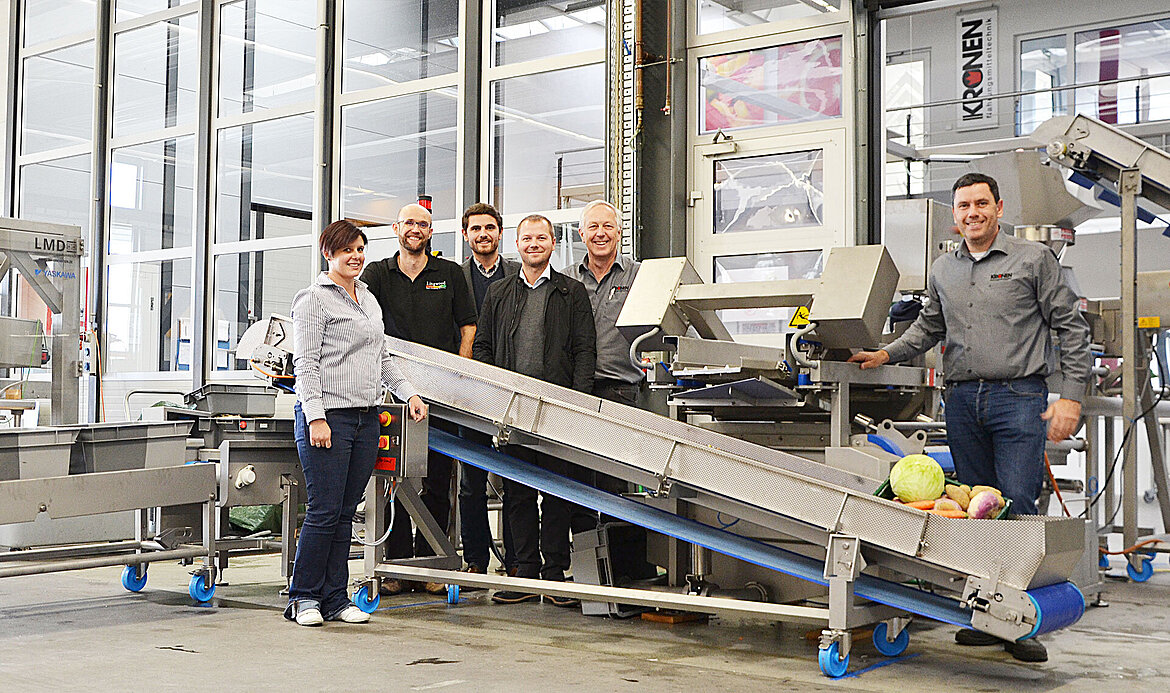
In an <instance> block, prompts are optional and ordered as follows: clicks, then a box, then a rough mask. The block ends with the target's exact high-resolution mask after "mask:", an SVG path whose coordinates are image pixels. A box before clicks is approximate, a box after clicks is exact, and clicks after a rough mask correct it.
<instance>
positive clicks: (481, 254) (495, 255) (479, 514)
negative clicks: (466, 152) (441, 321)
mask: <svg viewBox="0 0 1170 693" xmlns="http://www.w3.org/2000/svg"><path fill="white" fill-rule="evenodd" d="M503 232H504V219H503V217H502V216H501V215H500V213H499V212H498V211H496V208H495V207H493V206H491V205H489V204H486V203H483V202H476V203H475V204H473V205H471V206H470V207H468V208H467V210H466V211H464V212H463V240H465V241H467V245H468V247H470V248H471V257H469V258H467V260H465V261H464V262H463V277H464V278H465V279H466V280H467V291H468V292H469V293H470V295H471V301H472V303H474V304H475V311H476V314H479V313H480V312H482V310H483V298H484V296H486V295H487V290H488V287H490V286H491V285H492V284H494V283H496V282H497V281H500V280H502V279H505V278H507V277H515V276H516V274H517V273H519V272H520V263H519V262H517V261H515V260H508V259H506V258H504V257H502V256H501V255H500V238H501V236H502V235H503ZM463 437H464V438H467V439H469V440H477V439H479V440H480V442H483V443H485V444H490V443H491V440H490V439H489V438H488V436H485V435H483V434H480V433H478V432H476V431H471V430H464V431H463ZM486 489H487V472H486V471H484V470H482V469H480V468H479V467H473V466H472V465H470V464H465V463H460V477H459V534H460V537H461V538H462V540H463V560H464V561H465V562H466V563H467V568H466V570H467V572H469V573H485V572H487V567H488V561H489V560H490V559H491V542H492V532H491V528H490V526H489V525H488V515H487V490H486ZM510 529H511V528H510V527H509V526H508V524H507V522H506V521H505V523H504V537H503V539H504V568H505V570H508V571H511V570H512V569H513V568H514V566H513V565H512V562H513V560H514V556H513V547H512V533H511V531H510Z"/></svg>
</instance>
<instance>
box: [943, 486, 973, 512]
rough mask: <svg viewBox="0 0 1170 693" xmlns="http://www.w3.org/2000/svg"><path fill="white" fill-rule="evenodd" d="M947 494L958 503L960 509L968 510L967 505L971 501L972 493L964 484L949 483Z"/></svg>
mask: <svg viewBox="0 0 1170 693" xmlns="http://www.w3.org/2000/svg"><path fill="white" fill-rule="evenodd" d="M946 494H947V497H948V498H950V499H951V500H953V501H955V502H956V503H958V505H959V509H960V510H966V509H967V506H968V505H969V504H970V503H971V495H970V494H969V493H967V491H966V490H964V489H963V487H962V486H955V485H954V484H947V485H946Z"/></svg>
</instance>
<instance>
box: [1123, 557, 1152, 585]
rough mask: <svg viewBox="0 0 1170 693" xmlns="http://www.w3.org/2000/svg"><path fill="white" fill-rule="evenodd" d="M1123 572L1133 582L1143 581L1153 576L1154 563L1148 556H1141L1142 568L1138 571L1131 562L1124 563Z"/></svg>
mask: <svg viewBox="0 0 1170 693" xmlns="http://www.w3.org/2000/svg"><path fill="white" fill-rule="evenodd" d="M1125 574H1126V575H1128V576H1129V579H1130V580H1133V581H1134V582H1145V581H1146V580H1149V579H1150V578H1151V577H1153V576H1154V564H1153V563H1151V562H1150V559H1149V558H1142V569H1141V570H1140V571H1138V570H1134V569H1133V563H1126V564H1125Z"/></svg>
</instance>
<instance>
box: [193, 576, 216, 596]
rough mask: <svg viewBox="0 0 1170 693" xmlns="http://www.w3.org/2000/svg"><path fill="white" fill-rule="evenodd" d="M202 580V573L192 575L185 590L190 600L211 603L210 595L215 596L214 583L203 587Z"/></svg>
mask: <svg viewBox="0 0 1170 693" xmlns="http://www.w3.org/2000/svg"><path fill="white" fill-rule="evenodd" d="M203 578H204V575H203V573H196V574H195V575H192V576H191V584H190V585H189V586H188V588H187V592H188V593H190V595H191V598H192V599H194V600H195V601H197V602H209V601H211V595H213V594H215V583H214V582H213V583H211V585H205V584H204V582H205V581H204V579H203Z"/></svg>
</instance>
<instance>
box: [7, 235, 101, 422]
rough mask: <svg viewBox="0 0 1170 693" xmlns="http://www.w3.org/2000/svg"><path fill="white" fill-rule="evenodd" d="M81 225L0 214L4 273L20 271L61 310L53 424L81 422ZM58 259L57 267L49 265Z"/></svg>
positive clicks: (55, 326)
mask: <svg viewBox="0 0 1170 693" xmlns="http://www.w3.org/2000/svg"><path fill="white" fill-rule="evenodd" d="M84 254H85V242H84V241H83V240H82V238H81V228H80V227H78V226H67V225H64V224H49V223H46V222H36V221H25V220H22V219H10V218H0V277H3V276H4V275H5V274H6V273H7V271H8V269H9V268H10V267H12V268H15V269H17V270H19V271H20V274H21V276H22V277H24V279H25V281H27V282H28V283H29V285H30V286H32V287H33V290H35V291H36V292H37V295H38V296H40V297H41V300H42V301H44V302H45V305H47V306H48V307H49V310H51V311H53V313H55V314H57V315H60V316H61V317H60V319H59V320H55V321H54V322H53V333H52V342H53V348H52V357H51V360H50V366H51V369H52V374H53V375H52V377H53V383H52V412H51V414H50V418H51V421H52V423H53V425H59V424H69V423H76V422H77V418H78V409H79V407H80V401H81V394H80V393H81V389H80V387H81V385H80V381H79V378H80V377H81V374H82V373H81V363H80V348H79V344H80V336H81V333H80V324H81V290H80V286H81V279H80V277H81V256H82V255H84ZM49 263H53V264H54V265H55V267H50V265H49Z"/></svg>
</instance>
